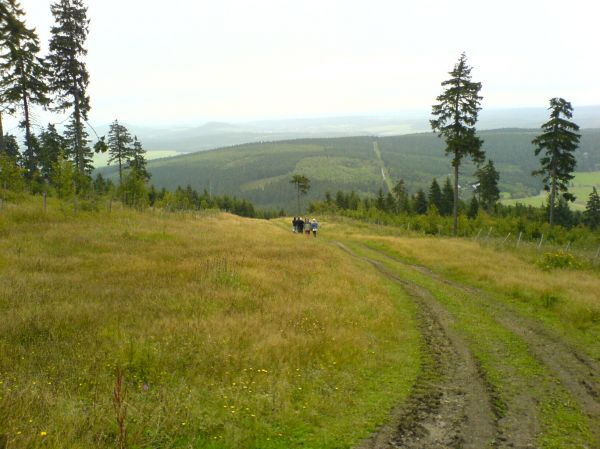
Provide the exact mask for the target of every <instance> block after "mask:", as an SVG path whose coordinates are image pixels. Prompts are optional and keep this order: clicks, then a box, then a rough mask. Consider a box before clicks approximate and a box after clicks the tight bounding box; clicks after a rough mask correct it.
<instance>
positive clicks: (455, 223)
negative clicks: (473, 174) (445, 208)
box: [452, 164, 458, 237]
mask: <svg viewBox="0 0 600 449" xmlns="http://www.w3.org/2000/svg"><path fill="white" fill-rule="evenodd" d="M452 214H453V222H452V233H453V234H454V236H455V237H456V235H458V164H455V165H454V205H453V212H452Z"/></svg>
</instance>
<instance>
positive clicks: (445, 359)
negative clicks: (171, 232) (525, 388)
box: [338, 243, 502, 449]
mask: <svg viewBox="0 0 600 449" xmlns="http://www.w3.org/2000/svg"><path fill="white" fill-rule="evenodd" d="M338 246H339V247H340V248H341V249H343V250H344V251H346V252H347V253H349V254H350V255H352V256H353V257H360V256H358V255H356V254H355V253H354V252H353V251H352V250H350V249H349V248H348V247H346V246H345V245H343V244H342V243H338ZM362 259H364V260H365V261H367V262H369V263H370V264H372V265H373V266H374V267H375V268H376V269H377V270H379V271H380V272H381V273H382V274H383V275H384V276H386V277H387V278H388V279H390V280H392V281H394V282H397V283H398V284H400V285H402V287H403V288H404V290H405V291H406V292H407V293H408V294H409V295H410V296H411V297H412V298H413V299H414V300H415V302H416V304H417V305H418V319H419V327H420V331H421V334H422V338H423V343H424V346H425V347H424V356H423V358H422V370H421V374H420V376H419V377H418V379H417V381H416V384H415V386H414V387H413V390H412V393H411V395H410V397H409V398H408V400H407V401H406V403H405V404H404V405H403V406H402V407H399V408H398V409H397V410H395V411H394V412H393V414H392V419H391V423H390V424H389V425H387V426H384V427H382V428H381V429H379V431H378V432H377V433H376V434H375V435H373V436H372V437H371V438H369V439H368V440H366V441H365V442H363V444H362V445H361V446H359V448H358V449H387V448H404V449H424V448H427V449H459V448H464V449H484V448H490V447H500V446H498V445H497V444H496V443H497V442H499V441H501V440H502V437H501V435H500V434H499V430H498V426H497V416H496V415H495V413H494V410H493V407H492V397H491V394H490V389H489V387H488V385H487V383H486V381H485V378H484V377H483V375H482V373H481V371H480V369H479V367H478V364H477V363H476V360H475V358H474V357H473V355H472V354H471V352H470V350H469V348H468V346H467V344H466V343H465V342H464V340H463V339H462V337H461V336H460V335H459V334H458V333H457V332H456V331H454V330H453V325H454V320H453V318H452V317H451V316H450V315H449V314H448V312H447V311H446V310H445V309H444V308H443V307H442V306H441V305H440V304H439V303H438V302H437V301H436V299H435V298H434V297H433V296H432V295H431V294H430V293H429V292H428V291H427V290H425V289H423V288H421V287H419V286H418V285H416V284H414V283H411V282H407V281H405V280H403V279H401V278H399V277H397V276H396V275H394V274H393V273H391V272H390V271H389V270H387V269H386V267H384V266H383V265H382V264H381V263H379V262H377V261H375V260H372V259H368V258H362Z"/></svg>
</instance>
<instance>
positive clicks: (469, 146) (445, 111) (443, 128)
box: [430, 53, 484, 235]
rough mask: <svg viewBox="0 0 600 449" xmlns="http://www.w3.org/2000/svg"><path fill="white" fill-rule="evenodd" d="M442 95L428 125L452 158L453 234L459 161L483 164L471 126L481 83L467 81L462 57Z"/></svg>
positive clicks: (477, 106) (446, 82) (455, 227)
mask: <svg viewBox="0 0 600 449" xmlns="http://www.w3.org/2000/svg"><path fill="white" fill-rule="evenodd" d="M442 87H443V88H444V92H443V93H442V94H441V95H440V96H439V97H437V101H438V102H439V103H438V104H435V105H433V108H432V110H431V114H432V115H433V116H434V117H435V118H434V119H433V120H431V121H430V123H431V129H432V130H433V131H434V132H436V133H437V134H438V136H439V137H443V138H444V139H445V141H446V150H445V151H446V155H449V154H450V155H452V167H454V201H453V205H454V206H453V215H454V222H453V232H454V235H456V234H457V232H458V175H459V168H460V164H461V163H462V160H463V159H464V158H465V157H470V158H471V159H473V161H474V162H476V163H478V164H479V163H481V162H483V159H484V152H483V151H482V150H481V146H482V145H483V140H481V139H480V138H479V137H477V134H476V130H475V124H476V123H477V115H478V113H479V111H480V110H481V108H480V107H479V105H480V103H481V100H482V97H480V96H479V91H480V90H481V83H475V82H473V81H471V67H469V66H468V65H467V57H466V55H465V53H463V54H462V55H461V56H460V58H459V60H458V62H457V63H456V65H455V66H454V69H453V70H452V71H451V72H450V79H448V80H446V81H444V82H443V83H442Z"/></svg>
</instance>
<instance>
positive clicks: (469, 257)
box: [325, 223, 600, 360]
mask: <svg viewBox="0 0 600 449" xmlns="http://www.w3.org/2000/svg"><path fill="white" fill-rule="evenodd" d="M325 227H327V228H328V229H329V232H330V234H331V235H335V236H337V237H340V238H346V239H351V240H355V241H358V242H371V243H374V244H377V245H382V246H383V247H385V248H386V249H387V250H391V251H392V252H393V253H394V254H396V255H397V256H398V257H400V258H402V259H404V260H408V261H412V262H415V263H418V264H422V265H424V266H427V267H429V268H430V269H432V270H433V271H437V272H439V273H441V274H444V275H446V276H449V277H450V278H454V279H457V280H459V281H464V282H466V283H469V284H472V285H476V286H479V287H481V288H484V289H486V290H488V291H489V292H491V293H493V294H494V295H496V297H497V298H498V299H499V300H504V301H507V302H510V303H512V304H513V305H515V306H517V307H518V308H520V309H521V310H522V311H523V313H527V314H531V315H534V316H536V317H537V318H540V319H542V320H544V321H545V322H546V323H547V324H548V325H550V326H553V327H555V328H556V329H557V330H559V331H560V332H561V333H562V334H563V335H564V336H565V337H567V338H569V339H573V340H574V341H575V342H577V341H578V343H579V344H580V345H581V346H582V349H584V350H585V351H587V352H588V353H590V355H592V356H593V357H594V358H596V359H598V360H600V345H597V344H596V343H597V341H598V339H600V276H599V275H598V270H596V269H591V268H583V269H553V270H545V269H542V268H541V267H540V264H539V261H540V259H541V257H542V255H543V252H537V251H535V250H531V249H522V250H520V251H517V250H515V249H514V248H513V249H510V248H502V247H500V246H498V245H485V244H483V245H482V244H480V243H478V242H476V241H473V240H467V239H453V238H439V237H424V236H418V237H417V236H414V235H407V234H406V233H404V234H402V233H398V230H397V229H394V228H389V229H388V228H386V227H376V226H372V225H371V226H370V227H369V226H367V227H353V226H352V224H348V223H331V224H329V225H326V226H325ZM385 233H388V234H392V235H387V236H386V235H384V234H385ZM595 342H596V343H595Z"/></svg>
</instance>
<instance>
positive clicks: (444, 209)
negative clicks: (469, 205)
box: [440, 178, 454, 216]
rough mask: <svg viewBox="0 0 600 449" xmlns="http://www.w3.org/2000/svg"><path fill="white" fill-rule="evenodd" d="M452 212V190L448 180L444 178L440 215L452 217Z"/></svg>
mask: <svg viewBox="0 0 600 449" xmlns="http://www.w3.org/2000/svg"><path fill="white" fill-rule="evenodd" d="M453 210H454V189H453V188H452V183H451V182H450V178H446V182H445V183H444V187H443V188H442V202H441V205H440V214H442V215H444V216H448V215H452V211H453Z"/></svg>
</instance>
